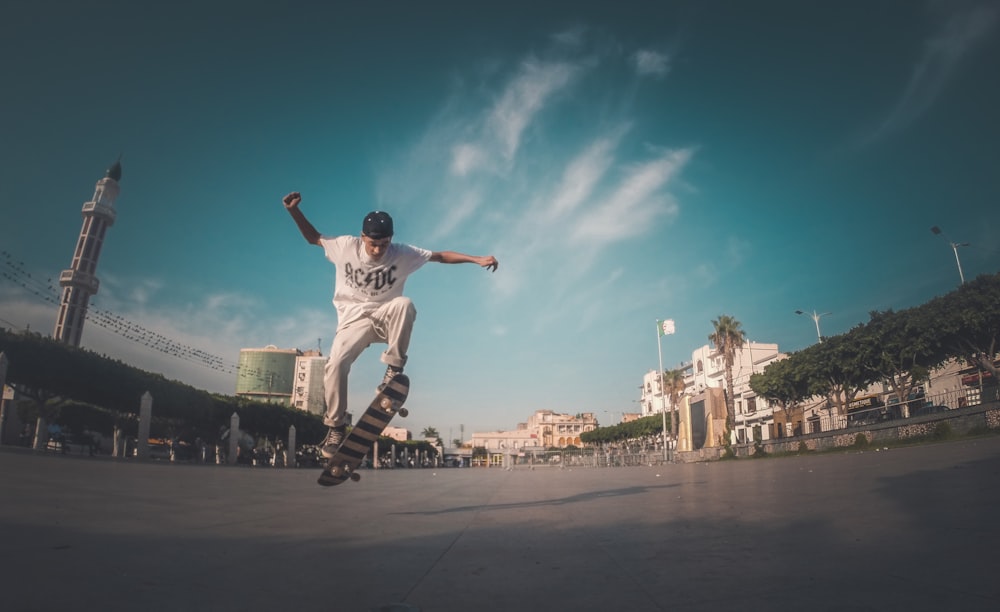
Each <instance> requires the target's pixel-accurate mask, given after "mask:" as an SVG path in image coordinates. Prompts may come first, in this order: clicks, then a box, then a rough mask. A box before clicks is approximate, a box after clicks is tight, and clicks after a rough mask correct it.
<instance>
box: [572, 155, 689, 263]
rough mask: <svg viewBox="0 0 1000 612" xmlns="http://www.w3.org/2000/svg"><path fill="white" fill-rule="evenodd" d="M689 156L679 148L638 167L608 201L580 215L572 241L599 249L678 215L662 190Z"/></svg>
mask: <svg viewBox="0 0 1000 612" xmlns="http://www.w3.org/2000/svg"><path fill="white" fill-rule="evenodd" d="M690 157H691V151H690V150H688V149H679V150H676V151H668V152H666V153H665V154H664V155H662V156H661V157H659V158H658V159H655V160H653V161H650V162H647V163H644V164H641V165H638V166H636V167H635V168H634V169H633V170H632V171H631V172H630V174H629V175H628V176H627V177H626V179H625V181H624V182H622V183H621V184H620V185H619V186H618V187H617V189H616V190H615V191H614V192H613V193H612V194H611V196H610V197H609V198H608V199H607V200H605V201H604V202H603V203H601V204H600V205H598V206H596V207H594V208H593V209H592V210H590V211H589V212H587V213H586V214H584V215H583V216H581V218H580V220H579V221H578V222H577V224H576V227H575V228H574V229H573V231H572V233H571V235H572V238H573V241H574V242H576V243H577V244H588V245H590V246H591V247H592V248H597V249H600V248H602V247H604V246H606V245H608V244H610V243H614V242H618V241H620V240H623V239H625V238H629V237H631V236H635V235H637V234H643V233H645V232H646V231H648V229H649V227H650V224H651V223H652V221H653V219H654V218H655V217H656V216H658V215H662V214H676V212H677V204H676V202H675V200H674V199H673V198H672V197H670V196H668V195H665V194H662V193H659V191H660V190H661V189H662V188H664V187H665V186H666V185H667V183H668V182H669V181H670V180H671V179H672V178H673V177H674V176H676V175H677V173H678V172H679V171H680V170H681V169H682V168H683V167H684V165H685V164H687V162H688V160H689V159H690Z"/></svg>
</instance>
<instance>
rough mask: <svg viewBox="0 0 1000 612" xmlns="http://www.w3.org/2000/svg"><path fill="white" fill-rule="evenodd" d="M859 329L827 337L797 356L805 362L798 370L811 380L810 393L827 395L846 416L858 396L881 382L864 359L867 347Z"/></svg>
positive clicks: (840, 413) (838, 410)
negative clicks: (801, 369)
mask: <svg viewBox="0 0 1000 612" xmlns="http://www.w3.org/2000/svg"><path fill="white" fill-rule="evenodd" d="M860 330H861V327H860V326H859V327H855V328H854V329H852V330H851V331H849V332H848V333H846V334H840V335H837V336H830V337H827V338H824V339H823V342H820V343H817V344H813V345H812V346H810V347H808V348H805V349H803V350H801V351H799V352H798V353H797V354H796V355H795V359H796V360H797V361H801V362H802V363H797V364H795V367H801V368H803V369H804V371H803V373H802V375H803V376H805V377H807V379H808V381H809V383H808V384H809V390H810V391H811V392H812V393H813V394H815V395H824V396H826V399H827V402H828V403H829V405H830V406H833V407H836V409H837V414H839V415H845V414H847V405H848V404H850V403H851V401H852V400H853V399H854V398H855V396H857V394H858V393H859V392H860V391H861V390H863V389H866V388H868V386H869V385H871V384H872V383H874V382H875V381H876V380H878V378H877V377H876V376H874V375H873V374H872V370H871V368H868V367H865V365H864V362H863V360H862V359H861V354H862V350H863V349H864V344H863V342H862V332H861V331H860Z"/></svg>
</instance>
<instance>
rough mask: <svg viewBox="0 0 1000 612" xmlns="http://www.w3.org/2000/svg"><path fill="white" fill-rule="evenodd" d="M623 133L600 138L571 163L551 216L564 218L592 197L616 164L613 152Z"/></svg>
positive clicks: (554, 202) (553, 202)
mask: <svg viewBox="0 0 1000 612" xmlns="http://www.w3.org/2000/svg"><path fill="white" fill-rule="evenodd" d="M623 134H624V130H619V131H618V132H617V133H615V134H612V135H609V136H607V137H602V138H598V139H597V140H596V141H595V142H594V143H593V144H591V145H590V146H589V147H587V148H586V149H585V150H584V151H583V152H582V153H581V154H580V155H578V156H577V157H576V159H574V160H572V161H571V162H570V163H569V165H568V166H567V167H566V171H565V172H564V173H563V176H562V182H561V183H560V184H559V186H558V187H557V188H556V192H555V195H554V197H553V198H552V204H551V205H550V207H549V217H551V218H555V217H561V216H563V215H565V214H567V213H569V212H572V211H573V210H575V209H576V208H578V207H579V206H580V205H581V204H582V203H583V202H584V201H585V200H586V199H587V198H588V197H589V196H590V194H591V193H592V192H593V190H594V188H595V187H596V185H597V184H598V182H599V181H600V180H601V179H602V178H603V177H604V175H605V174H606V173H607V171H608V169H609V168H610V167H611V165H612V163H613V162H614V158H613V156H612V153H613V152H614V148H615V147H616V146H617V145H618V141H619V140H620V139H621V136H622V135H623Z"/></svg>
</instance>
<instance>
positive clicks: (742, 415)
mask: <svg viewBox="0 0 1000 612" xmlns="http://www.w3.org/2000/svg"><path fill="white" fill-rule="evenodd" d="M785 357H786V355H784V354H783V353H781V352H779V351H778V345H777V344H769V343H762V342H750V341H748V342H746V343H745V344H744V345H743V347H742V348H741V349H740V350H738V351H737V352H736V354H735V356H734V360H733V397H734V400H735V402H734V407H735V410H736V423H735V427H734V428H733V442H734V443H746V442H753V440H754V439H755V436H756V437H759V438H760V439H761V440H768V439H770V438H772V437H775V429H774V427H775V425H774V411H773V409H772V407H771V405H770V403H769V402H767V400H765V399H763V398H759V397H757V394H756V393H754V392H753V390H752V389H751V388H750V376H752V375H753V374H759V373H761V372H763V371H764V368H765V367H767V365H768V364H770V363H771V362H773V361H777V360H779V359H784V358H785ZM681 368H682V369H683V371H684V382H685V394H686V395H689V396H693V395H697V394H700V393H703V392H704V391H705V389H708V388H712V387H714V388H719V389H723V390H726V365H725V363H724V361H723V359H722V354H721V353H720V352H719V351H718V350H717V349H716V348H715V347H714V346H712V345H709V344H706V345H704V346H702V347H700V348H698V349H695V350H694V352H692V353H691V361H690V363H687V364H683V365H682V366H681ZM639 402H640V403H641V404H642V415H643V416H649V415H651V414H659V413H660V412H661V411H662V410H663V406H664V405H666V407H667V410H668V411H669V410H671V409H672V406H670V400H669V398H666V399H664V398H663V394H662V390H661V389H660V385H659V379H658V377H657V373H656V371H655V370H651V371H649V372H647V373H646V375H645V376H643V381H642V394H641V397H640V399H639Z"/></svg>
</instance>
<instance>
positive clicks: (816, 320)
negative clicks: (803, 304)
mask: <svg viewBox="0 0 1000 612" xmlns="http://www.w3.org/2000/svg"><path fill="white" fill-rule="evenodd" d="M795 314H797V315H809V316H810V317H812V320H813V323H815V324H816V337H817V338H818V339H819V341H820V342H822V341H823V334H821V333H820V331H819V319H820V317H823V316H826V315H828V314H833V313H832V312H821V313H819V314H817V313H816V311H815V310H814V311H812V314H809V313H808V312H804V311H802V310H796V311H795Z"/></svg>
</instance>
